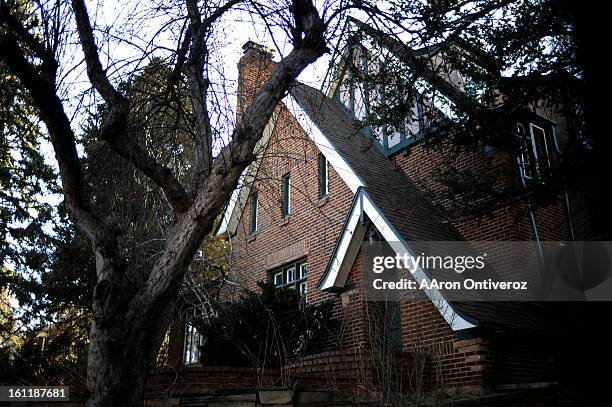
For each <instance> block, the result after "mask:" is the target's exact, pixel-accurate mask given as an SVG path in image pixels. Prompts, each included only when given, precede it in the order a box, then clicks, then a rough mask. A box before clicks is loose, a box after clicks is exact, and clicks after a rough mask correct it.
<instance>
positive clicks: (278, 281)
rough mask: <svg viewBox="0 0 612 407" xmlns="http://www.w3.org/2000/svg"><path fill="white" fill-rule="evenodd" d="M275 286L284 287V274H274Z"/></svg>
mask: <svg viewBox="0 0 612 407" xmlns="http://www.w3.org/2000/svg"><path fill="white" fill-rule="evenodd" d="M274 285H275V286H277V287H278V286H281V285H283V272H282V271H281V272H278V273H276V274H274Z"/></svg>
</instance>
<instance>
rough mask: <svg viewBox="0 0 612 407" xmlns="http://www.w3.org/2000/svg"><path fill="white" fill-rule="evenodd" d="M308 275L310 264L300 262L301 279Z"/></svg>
mask: <svg viewBox="0 0 612 407" xmlns="http://www.w3.org/2000/svg"><path fill="white" fill-rule="evenodd" d="M307 275H308V265H307V264H306V263H304V264H300V279H302V278H305V277H306V276H307Z"/></svg>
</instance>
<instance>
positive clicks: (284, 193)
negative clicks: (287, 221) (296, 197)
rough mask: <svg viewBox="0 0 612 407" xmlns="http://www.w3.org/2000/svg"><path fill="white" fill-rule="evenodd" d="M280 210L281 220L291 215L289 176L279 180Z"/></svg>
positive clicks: (286, 175)
mask: <svg viewBox="0 0 612 407" xmlns="http://www.w3.org/2000/svg"><path fill="white" fill-rule="evenodd" d="M281 210H282V214H283V218H287V217H289V215H291V174H285V175H284V176H283V177H282V178H281Z"/></svg>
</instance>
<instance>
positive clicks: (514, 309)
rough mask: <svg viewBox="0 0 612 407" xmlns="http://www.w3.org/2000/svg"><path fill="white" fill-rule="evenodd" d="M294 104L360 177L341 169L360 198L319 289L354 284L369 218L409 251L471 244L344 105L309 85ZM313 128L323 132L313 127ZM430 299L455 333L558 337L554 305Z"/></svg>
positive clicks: (297, 90) (294, 94)
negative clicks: (488, 329)
mask: <svg viewBox="0 0 612 407" xmlns="http://www.w3.org/2000/svg"><path fill="white" fill-rule="evenodd" d="M288 99H289V100H288V101H287V102H286V103H287V105H288V106H292V105H293V104H294V103H292V100H293V101H295V103H296V104H298V105H299V109H301V110H302V112H303V113H304V114H305V115H307V116H308V120H309V123H307V122H306V121H305V120H304V118H300V117H299V116H296V118H297V119H298V122H300V124H301V125H302V126H303V127H304V129H305V130H306V131H307V132H309V134H310V133H318V132H320V133H321V136H320V137H321V138H319V140H318V141H317V140H316V139H313V140H314V141H315V143H316V144H317V145H322V144H325V146H324V149H322V151H323V153H325V151H326V150H330V151H331V150H333V153H334V154H336V155H338V156H339V158H338V157H336V159H335V161H337V160H338V159H339V160H341V161H342V165H343V168H345V169H347V170H346V171H345V172H351V173H352V175H351V176H352V178H351V179H349V178H348V177H347V176H346V174H345V176H344V177H343V173H342V172H339V174H340V176H341V177H343V179H345V182H347V185H349V187H350V188H351V190H353V192H354V193H355V199H354V201H353V205H352V207H351V210H350V211H349V213H348V214H347V219H346V222H345V225H344V228H343V232H342V235H341V236H340V238H339V240H338V242H337V243H336V247H335V248H334V253H333V254H332V257H331V258H330V261H329V263H328V267H327V270H326V272H325V274H324V275H323V277H322V278H321V280H320V281H319V284H318V288H319V289H339V288H341V287H342V286H343V285H344V283H345V282H346V276H347V273H348V272H349V270H350V268H351V266H352V263H353V262H354V260H355V256H356V251H357V250H358V245H359V244H360V243H361V241H362V239H363V236H364V227H363V223H361V222H360V221H361V220H362V219H361V217H362V216H363V214H364V213H365V214H366V215H367V217H368V218H369V219H370V220H371V221H372V223H373V224H374V225H375V226H376V228H377V229H378V230H379V232H381V234H382V235H383V237H384V238H385V239H386V240H387V241H389V242H400V243H401V245H403V247H402V250H403V251H404V252H406V251H407V252H412V250H411V247H410V241H452V240H464V239H463V237H462V236H461V234H460V233H459V232H458V231H457V230H456V229H455V228H454V227H452V226H451V225H450V224H448V223H445V222H443V221H442V218H441V216H440V214H439V213H437V212H436V210H435V209H434V206H433V204H432V203H431V202H429V201H428V200H426V199H425V198H424V197H422V194H421V192H420V191H419V189H418V188H417V186H416V185H415V183H414V182H413V181H412V180H411V179H410V178H409V177H408V176H407V175H406V174H405V173H404V172H403V171H401V170H400V169H399V168H396V167H395V165H394V163H393V162H392V161H391V160H389V159H387V158H386V157H385V156H384V155H383V154H382V153H381V152H380V151H379V150H378V149H377V148H375V147H374V146H373V144H372V141H371V140H370V139H368V138H367V137H365V136H364V134H363V132H362V129H361V128H360V127H359V125H358V124H357V123H356V122H355V121H354V120H353V119H352V118H351V117H350V116H349V114H348V113H347V112H346V111H345V110H344V108H343V107H341V105H340V104H339V103H338V102H337V101H335V100H334V99H331V98H329V97H327V96H325V95H324V94H323V93H322V92H321V91H319V90H317V89H314V88H312V87H309V86H307V85H304V84H296V86H295V87H293V88H292V89H291V91H290V96H289V97H288ZM299 109H295V108H294V109H293V110H294V111H297V110H299ZM296 114H299V112H298V113H296ZM309 125H310V127H311V128H310V129H309ZM312 125H314V126H315V127H316V129H312ZM311 137H312V135H311ZM322 138H324V139H325V141H324V142H322V140H321V139H322ZM330 163H331V164H332V165H333V164H334V159H330ZM420 273H421V274H420V275H419V273H417V275H416V277H417V278H418V279H419V280H421V279H423V278H427V279H428V277H427V276H426V275H425V273H424V272H423V271H422V270H421V271H420ZM426 294H427V295H428V296H429V297H430V299H431V300H432V301H433V303H434V305H435V306H436V307H437V308H438V309H439V311H440V313H441V314H442V316H443V317H444V318H445V319H446V320H447V321H448V322H449V324H451V327H452V328H453V329H454V330H461V329H466V328H470V327H474V326H476V325H479V324H485V325H491V326H504V327H511V328H519V329H523V330H529V331H537V332H539V333H549V332H551V326H550V324H548V323H546V321H547V318H546V312H547V307H543V306H542V305H540V304H532V303H508V302H453V303H449V302H447V301H446V300H445V299H444V298H443V296H442V294H441V293H440V292H439V291H437V290H431V291H430V292H427V291H426Z"/></svg>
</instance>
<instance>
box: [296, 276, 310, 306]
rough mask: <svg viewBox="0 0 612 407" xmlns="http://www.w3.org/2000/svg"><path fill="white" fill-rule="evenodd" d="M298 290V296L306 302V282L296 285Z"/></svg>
mask: <svg viewBox="0 0 612 407" xmlns="http://www.w3.org/2000/svg"><path fill="white" fill-rule="evenodd" d="M298 290H299V291H300V294H301V295H302V297H303V298H304V300H305V301H308V281H306V280H304V281H302V282H301V283H299V285H298Z"/></svg>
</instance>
